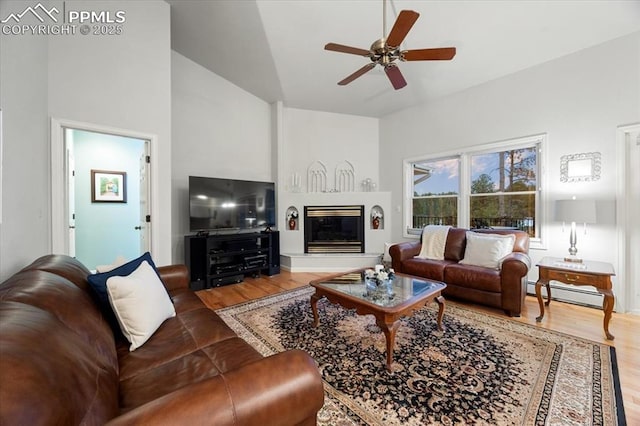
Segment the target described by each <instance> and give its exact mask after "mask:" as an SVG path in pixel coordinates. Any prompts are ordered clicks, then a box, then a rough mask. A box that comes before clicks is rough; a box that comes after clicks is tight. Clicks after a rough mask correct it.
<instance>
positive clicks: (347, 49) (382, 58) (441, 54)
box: [324, 0, 456, 90]
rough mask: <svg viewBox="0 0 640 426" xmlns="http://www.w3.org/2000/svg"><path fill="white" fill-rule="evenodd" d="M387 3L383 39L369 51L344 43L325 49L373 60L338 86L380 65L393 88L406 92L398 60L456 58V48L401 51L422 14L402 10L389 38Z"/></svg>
mask: <svg viewBox="0 0 640 426" xmlns="http://www.w3.org/2000/svg"><path fill="white" fill-rule="evenodd" d="M385 5H386V4H385V3H384V0H383V17H382V18H383V24H382V27H383V28H382V34H383V36H382V38H381V39H379V40H376V41H374V42H373V44H371V47H370V48H369V50H365V49H360V48H357V47H351V46H345V45H343V44H337V43H328V44H326V45H325V46H324V49H325V50H330V51H333V52H340V53H349V54H351V55H358V56H364V57H368V58H369V59H370V60H371V63H370V64H367V65H365V66H363V67H362V68H360V69H359V70H357V71H356V72H354V73H353V74H351V75H349V76H347V77H346V78H344V79H343V80H341V81H339V82H338V85H340V86H345V85H347V84H349V83H351V82H352V81H353V80H355V79H357V78H358V77H361V76H363V75H364V74H366V73H367V72H369V71H371V70H372V69H373V68H375V66H376V65H380V66H382V67H383V68H384V72H385V74H386V75H387V77H388V78H389V81H390V82H391V85H392V86H393V88H394V89H396V90H398V89H402V88H403V87H405V86H406V85H407V82H406V80H405V79H404V76H403V75H402V72H400V68H399V67H398V65H397V64H396V61H398V60H399V61H402V62H405V61H448V60H451V59H453V57H454V56H455V55H456V48H455V47H441V48H432V49H417V50H400V45H401V44H402V42H403V41H404V39H405V37H406V36H407V34H408V33H409V31H410V30H411V27H413V24H415V23H416V21H417V20H418V17H419V16H420V14H419V13H418V12H416V11H413V10H402V11H401V12H400V13H399V14H398V18H397V19H396V22H395V23H394V24H393V28H391V32H390V33H389V35H388V36H385V27H386V22H385V21H386V7H385Z"/></svg>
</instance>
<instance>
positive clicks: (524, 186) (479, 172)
mask: <svg viewBox="0 0 640 426" xmlns="http://www.w3.org/2000/svg"><path fill="white" fill-rule="evenodd" d="M537 152H538V149H537V147H536V146H532V147H525V148H517V149H510V150H505V151H497V152H496V151H493V152H488V153H483V154H476V155H471V156H470V159H471V186H470V188H469V194H470V200H469V217H470V225H471V228H494V229H495V228H508V229H520V230H522V231H526V232H528V233H529V235H530V236H531V237H535V217H536V199H537V197H536V194H537V181H538V173H537V170H538V161H537V160H538V156H537Z"/></svg>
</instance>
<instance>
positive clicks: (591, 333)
mask: <svg viewBox="0 0 640 426" xmlns="http://www.w3.org/2000/svg"><path fill="white" fill-rule="evenodd" d="M326 275H328V274H321V273H307V272H297V273H290V272H286V271H283V272H282V273H280V274H279V275H274V276H272V277H265V276H261V277H259V278H246V279H245V281H244V282H242V283H239V284H233V285H228V286H224V287H219V288H215V289H208V290H202V291H199V292H197V294H198V296H199V297H200V298H201V299H202V301H203V302H204V303H205V304H206V305H207V306H208V307H209V308H211V309H220V308H224V307H227V306H231V305H235V304H238V303H242V302H246V301H249V300H253V299H259V298H261V297H264V296H268V295H271V294H277V293H280V292H282V291H285V290H290V289H294V288H298V287H301V286H304V285H306V284H308V283H309V281H311V280H314V279H317V278H321V277H323V276H326ZM525 303H526V305H525V308H524V311H523V312H522V316H521V317H520V318H513V320H514V321H519V322H522V323H527V324H532V325H535V326H537V327H543V328H546V329H549V330H554V331H558V332H562V333H567V334H570V335H573V336H579V337H582V338H585V339H589V340H592V341H596V342H601V343H605V344H607V345H611V346H615V348H616V355H617V359H618V371H619V373H620V374H619V375H620V383H621V387H622V395H623V399H624V409H625V413H626V418H627V423H628V424H630V425H640V316H635V315H629V314H618V313H615V312H614V314H613V317H612V319H611V322H610V324H609V331H610V332H611V333H612V334H613V335H614V336H615V340H613V341H609V340H606V339H605V336H604V331H603V325H602V321H603V312H602V310H598V309H595V308H589V307H584V306H578V305H572V304H569V303H563V302H559V301H556V300H552V301H551V305H550V306H549V307H547V309H546V310H545V316H544V319H543V321H542V322H541V323H536V317H537V316H538V315H539V308H538V302H537V300H536V298H535V297H534V296H527V298H526V301H525ZM469 306H474V307H475V308H476V309H478V310H481V311H483V312H487V313H488V314H493V315H498V316H501V317H504V316H505V315H504V313H503V312H502V311H501V310H499V309H492V308H486V307H481V306H477V305H469Z"/></svg>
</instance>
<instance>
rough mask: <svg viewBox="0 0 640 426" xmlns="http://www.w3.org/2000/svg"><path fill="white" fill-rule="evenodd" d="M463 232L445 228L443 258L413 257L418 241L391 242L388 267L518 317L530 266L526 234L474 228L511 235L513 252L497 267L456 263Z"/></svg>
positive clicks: (461, 255) (462, 247) (461, 250)
mask: <svg viewBox="0 0 640 426" xmlns="http://www.w3.org/2000/svg"><path fill="white" fill-rule="evenodd" d="M467 231H468V229H463V228H451V229H449V233H448V235H447V241H446V244H445V252H444V260H429V259H420V258H416V257H415V256H417V255H418V254H419V253H420V248H421V243H420V242H419V241H411V242H403V243H399V244H395V245H393V246H391V247H390V248H389V254H390V255H391V259H392V267H393V269H394V270H395V271H396V272H402V273H405V274H409V275H415V276H418V277H424V278H429V279H432V280H437V281H442V282H444V283H446V284H447V288H446V289H445V290H444V292H443V293H444V295H445V296H451V297H454V298H458V299H463V300H467V301H470V302H474V303H479V304H482V305H487V306H492V307H495V308H500V309H504V311H505V313H506V314H507V315H510V316H520V312H521V311H522V306H523V304H524V297H525V296H526V294H527V273H528V272H529V269H530V268H531V259H530V258H529V255H528V253H529V235H528V234H527V233H526V232H523V231H517V230H495V229H482V230H474V232H480V233H488V234H501V235H506V234H513V235H515V237H516V238H515V243H514V247H513V252H512V253H511V254H510V255H508V256H507V257H506V258H504V260H503V261H502V266H501V268H500V269H499V270H498V269H491V268H485V267H481V266H474V265H463V264H460V263H458V262H459V261H460V260H462V259H463V258H464V253H465V248H466V243H467V239H466V233H467Z"/></svg>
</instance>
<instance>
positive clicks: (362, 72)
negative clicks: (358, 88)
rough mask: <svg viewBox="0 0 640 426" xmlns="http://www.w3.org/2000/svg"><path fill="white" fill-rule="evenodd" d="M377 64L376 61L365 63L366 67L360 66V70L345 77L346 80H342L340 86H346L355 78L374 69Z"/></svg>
mask: <svg viewBox="0 0 640 426" xmlns="http://www.w3.org/2000/svg"><path fill="white" fill-rule="evenodd" d="M375 66H376V64H374V63H370V64H367V65H365V66H364V67H362V68H360V69H359V70H358V71H356V72H354V73H353V74H351V75H350V76H349V77H347V78H345V79H344V80H341V81H339V82H338V85H339V86H345V85H347V84H349V83H351V82H352V81H353V80H355V79H356V78H358V77H360V76H362V75H364V74H366V73H368V72H369V71H371V70H372V69H373V67H375Z"/></svg>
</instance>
